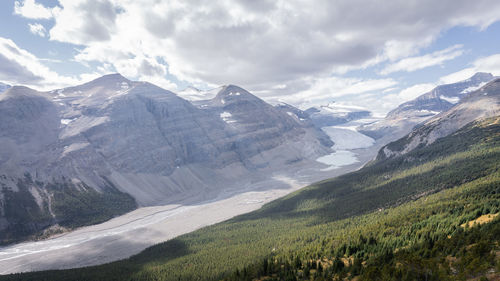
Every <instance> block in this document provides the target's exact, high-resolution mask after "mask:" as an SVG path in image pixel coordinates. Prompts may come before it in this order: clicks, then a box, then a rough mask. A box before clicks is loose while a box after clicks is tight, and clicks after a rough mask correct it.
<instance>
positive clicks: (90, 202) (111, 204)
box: [47, 181, 136, 227]
mask: <svg viewBox="0 0 500 281" xmlns="http://www.w3.org/2000/svg"><path fill="white" fill-rule="evenodd" d="M47 189H48V190H49V192H50V193H51V194H52V196H53V203H52V209H53V211H54V214H55V216H56V218H57V221H58V224H59V225H61V226H64V227H78V226H84V225H91V224H96V223H101V222H103V221H106V220H108V219H110V218H112V217H115V216H118V215H121V214H124V213H126V212H128V211H131V210H133V209H135V208H136V203H135V200H134V198H132V197H131V196H130V195H128V194H126V193H123V192H120V191H119V190H118V189H117V188H115V187H114V186H113V185H112V184H111V183H110V182H108V185H107V186H106V188H105V189H104V190H103V192H97V191H96V190H95V189H93V188H91V187H89V186H87V185H86V184H84V183H82V184H80V185H79V186H78V188H75V185H74V184H72V183H70V182H68V181H64V182H63V183H58V184H49V185H47Z"/></svg>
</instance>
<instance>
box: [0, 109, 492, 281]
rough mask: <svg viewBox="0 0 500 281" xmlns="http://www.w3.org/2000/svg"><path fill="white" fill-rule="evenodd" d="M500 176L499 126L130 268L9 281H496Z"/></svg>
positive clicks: (166, 247)
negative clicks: (492, 279)
mask: <svg viewBox="0 0 500 281" xmlns="http://www.w3.org/2000/svg"><path fill="white" fill-rule="evenodd" d="M499 168H500V118H499V117H495V118H490V119H487V120H482V121H480V122H475V123H471V124H469V125H468V126H466V127H464V128H462V129H461V130H459V131H458V132H456V133H454V134H452V135H450V136H447V137H445V138H442V139H439V140H437V141H436V142H434V143H432V144H431V145H429V146H426V147H420V148H417V149H415V150H413V151H411V152H409V153H407V154H405V155H402V156H399V157H395V158H390V159H385V160H381V161H378V162H374V163H371V164H370V165H368V166H366V167H365V168H363V169H361V170H359V171H357V172H353V173H350V174H346V175H344V176H340V177H337V178H334V179H331V180H327V181H323V182H319V183H317V184H314V185H311V186H309V187H307V188H304V189H302V190H300V191H298V192H295V193H293V194H290V195H288V196H286V197H284V198H282V199H279V200H276V201H273V202H271V203H269V204H267V205H266V206H264V207H263V208H262V209H260V210H259V211H256V212H253V213H250V214H247V215H243V216H238V217H235V218H233V219H232V220H229V221H227V222H223V223H220V224H217V225H213V226H209V227H205V228H203V229H200V230H198V231H195V232H193V233H190V234H186V235H183V236H180V237H178V238H176V239H173V240H170V241H168V242H165V243H162V244H159V245H156V246H153V247H151V248H148V249H147V250H145V251H144V252H142V253H140V254H138V255H136V256H133V257H131V258H130V259H127V260H123V261H119V262H114V263H111V264H107V265H102V266H95V267H89V268H82V269H74V270H61V271H46V272H35V273H27V274H15V275H9V276H2V277H0V280H220V279H225V280H346V279H347V280H350V279H354V280H480V278H481V280H490V279H491V278H493V277H495V276H496V277H495V278H498V276H499V272H500V259H499V256H500V251H499V250H500V249H499V244H498V242H499V241H498V240H499V239H500V219H499V217H500V216H498V213H499V211H500V172H499ZM488 278H490V279H488Z"/></svg>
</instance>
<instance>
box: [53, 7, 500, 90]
mask: <svg viewBox="0 0 500 281" xmlns="http://www.w3.org/2000/svg"><path fill="white" fill-rule="evenodd" d="M60 5H61V8H60V9H59V8H57V9H55V11H54V12H53V14H54V18H55V22H56V23H55V26H54V27H53V28H52V29H51V30H50V38H51V40H57V41H62V42H70V43H74V44H79V45H82V46H83V48H82V51H81V54H80V55H78V56H77V59H78V60H80V61H98V62H101V63H108V64H112V65H113V66H115V68H117V69H118V68H120V67H121V66H122V65H126V64H127V61H130V60H134V59H135V57H136V56H138V57H146V58H149V59H152V60H155V61H156V62H158V63H159V64H162V65H164V67H166V68H167V69H168V72H169V73H171V74H173V75H175V76H176V77H178V78H179V79H181V80H187V81H190V82H196V83H206V84H219V85H220V84H226V83H234V84H239V85H242V86H244V87H247V88H249V89H261V88H268V89H270V88H272V87H273V86H275V85H279V84H287V85H288V84H290V81H294V82H295V83H298V82H300V81H305V80H304V77H310V76H319V77H322V76H328V75H331V74H332V73H345V72H347V71H349V70H353V69H359V68H363V67H367V66H372V65H375V64H378V63H381V62H383V61H396V60H400V59H401V58H404V57H407V56H409V55H415V54H416V53H418V51H419V49H420V48H422V47H425V46H428V45H429V44H430V43H431V42H432V41H433V40H434V39H435V38H436V37H437V36H438V35H439V34H440V32H442V31H443V30H446V29H448V28H450V27H452V26H457V25H466V26H479V27H481V28H484V27H486V26H488V25H489V24H491V23H492V22H494V21H496V20H498V19H500V2H498V1H496V0H482V1H481V0H480V1H474V2H470V1H466V0H459V1H456V0H447V1H439V2H438V3H436V2H435V1H431V0H424V1H423V2H421V3H419V5H417V6H415V5H414V4H413V3H412V2H411V1H406V0H399V1H391V3H390V4H387V5H384V4H381V3H378V2H377V3H376V2H365V3H363V5H360V4H359V3H357V2H356V1H348V0H341V1H328V0H320V1H316V2H315V4H314V5H311V4H310V2H307V1H298V0H297V1H285V0H281V1H270V0H259V1H251V2H248V1H212V2H210V3H209V4H204V3H200V2H199V1H194V0H193V1H179V0H171V1H156V0H145V1H132V0H123V1H118V0H99V1H98V0H60ZM453 52H455V53H454V54H455V55H456V54H457V53H458V52H460V50H454V51H453ZM453 52H452V53H453ZM437 60H438V61H437V62H436V61H433V62H429V60H427V61H426V62H424V61H420V62H419V67H425V66H426V65H428V64H429V63H434V64H439V59H437ZM167 63H168V66H167ZM406 68H407V69H411V68H409V67H406ZM306 80H307V79H306ZM292 84H293V83H292ZM301 87H304V85H302V86H300V87H298V88H301ZM289 88H290V87H289Z"/></svg>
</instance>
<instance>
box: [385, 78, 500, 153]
mask: <svg viewBox="0 0 500 281" xmlns="http://www.w3.org/2000/svg"><path fill="white" fill-rule="evenodd" d="M498 115H500V79H499V78H497V79H494V80H493V81H491V82H489V83H488V84H486V85H485V86H483V87H481V88H480V89H478V90H475V91H473V92H471V93H468V94H466V96H465V97H463V98H462V99H461V101H460V102H459V103H457V104H456V105H455V106H453V107H452V108H450V109H449V110H447V111H445V112H443V113H441V114H438V115H436V116H434V117H433V118H431V119H430V120H428V121H426V122H425V123H424V124H423V125H422V126H420V127H418V128H416V129H415V130H413V131H412V132H411V133H410V134H408V135H407V136H405V137H403V138H401V139H399V140H398V141H395V142H392V143H390V144H388V145H386V146H385V147H383V148H382V149H381V150H380V152H379V155H378V158H379V159H383V158H388V157H393V156H397V155H401V154H405V153H407V152H409V151H411V150H413V149H415V148H416V147H419V146H425V145H429V144H431V143H433V142H434V141H436V140H437V139H438V138H442V137H445V136H447V135H450V134H452V133H454V132H456V131H457V130H459V129H460V128H462V127H463V126H465V125H466V124H468V123H470V122H473V121H476V120H480V119H484V118H488V117H493V116H498Z"/></svg>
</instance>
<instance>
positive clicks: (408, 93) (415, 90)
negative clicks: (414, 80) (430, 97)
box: [397, 83, 436, 103]
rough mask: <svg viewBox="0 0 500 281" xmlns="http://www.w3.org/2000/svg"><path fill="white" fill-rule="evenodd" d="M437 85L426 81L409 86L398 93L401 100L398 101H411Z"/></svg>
mask: <svg viewBox="0 0 500 281" xmlns="http://www.w3.org/2000/svg"><path fill="white" fill-rule="evenodd" d="M435 87H436V85H435V84H430V83H424V84H416V85H413V86H411V87H408V88H406V89H404V90H402V91H401V92H399V94H398V95H397V97H398V99H399V101H397V102H398V103H402V102H406V101H410V100H412V99H415V98H416V97H418V96H420V95H422V94H425V93H427V92H429V91H430V90H432V89H434V88H435Z"/></svg>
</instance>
